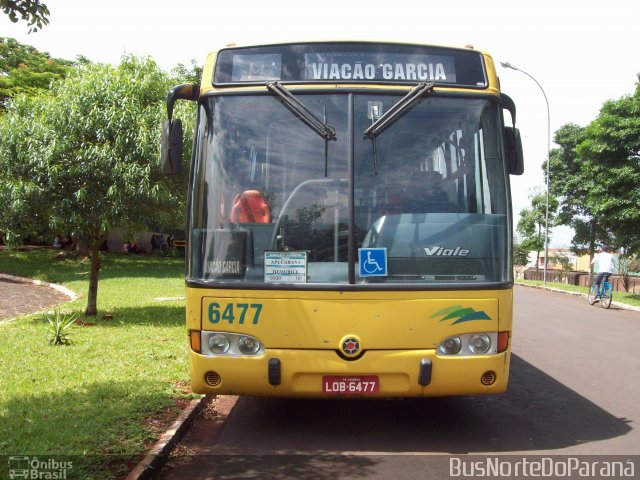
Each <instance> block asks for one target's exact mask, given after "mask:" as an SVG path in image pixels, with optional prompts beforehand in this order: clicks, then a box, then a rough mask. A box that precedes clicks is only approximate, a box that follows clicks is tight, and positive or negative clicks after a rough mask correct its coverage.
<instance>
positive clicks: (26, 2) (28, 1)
mask: <svg viewBox="0 0 640 480" xmlns="http://www.w3.org/2000/svg"><path fill="white" fill-rule="evenodd" d="M0 9H2V11H3V12H4V13H5V14H6V15H8V16H9V20H11V21H12V22H13V23H17V22H18V20H19V19H18V16H20V19H21V20H25V21H26V22H27V25H28V26H29V27H31V28H30V29H29V33H31V32H37V31H38V30H40V29H42V27H43V26H44V25H48V24H49V14H50V12H49V9H48V8H47V6H46V5H45V4H44V3H42V2H41V1H40V0H0Z"/></svg>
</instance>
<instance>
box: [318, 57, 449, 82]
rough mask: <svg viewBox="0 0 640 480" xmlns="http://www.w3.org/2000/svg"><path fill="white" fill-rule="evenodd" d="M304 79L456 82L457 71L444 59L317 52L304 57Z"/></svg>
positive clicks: (446, 58) (447, 58) (447, 59)
mask: <svg viewBox="0 0 640 480" xmlns="http://www.w3.org/2000/svg"><path fill="white" fill-rule="evenodd" d="M305 79H306V80H348V81H351V80H367V81H372V80H401V81H406V80H410V81H414V82H420V81H422V82H424V81H429V82H440V83H456V70H455V62H454V59H453V57H446V56H433V55H432V56H429V55H401V54H387V55H382V54H377V55H366V54H362V53H342V54H327V53H324V54H317V53H316V54H309V55H305Z"/></svg>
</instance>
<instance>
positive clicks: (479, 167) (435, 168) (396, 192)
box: [188, 90, 511, 288]
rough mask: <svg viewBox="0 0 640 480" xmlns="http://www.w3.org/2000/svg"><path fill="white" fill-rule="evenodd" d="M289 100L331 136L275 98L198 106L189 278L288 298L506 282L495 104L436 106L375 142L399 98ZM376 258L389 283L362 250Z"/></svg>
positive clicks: (306, 96)
mask: <svg viewBox="0 0 640 480" xmlns="http://www.w3.org/2000/svg"><path fill="white" fill-rule="evenodd" d="M291 93H292V94H293V95H295V97H296V99H297V100H298V101H299V102H301V103H302V104H303V105H304V107H305V108H306V109H308V110H309V111H310V112H311V113H312V114H313V116H314V117H315V118H316V119H318V120H320V121H321V122H323V123H324V124H325V125H326V126H329V127H330V128H331V129H333V130H334V131H335V138H332V139H330V140H329V139H326V138H322V137H321V136H319V135H318V134H317V133H316V132H315V131H314V130H312V129H310V128H309V127H308V126H307V125H306V124H305V123H304V120H301V118H299V117H297V116H296V115H295V113H293V112H292V111H291V109H289V108H285V106H283V104H281V103H280V102H279V101H278V99H277V98H275V97H274V96H273V95H269V94H267V93H266V92H265V93H256V94H243V95H210V96H206V97H202V98H201V99H200V106H199V112H198V126H197V129H198V132H197V134H196V145H195V147H194V148H195V155H194V166H193V168H194V171H193V173H192V175H193V178H192V182H193V183H192V185H193V188H192V190H191V198H190V203H191V210H190V211H191V213H190V214H191V218H190V232H189V240H190V241H189V262H188V263H189V266H188V278H189V279H190V280H193V281H203V282H211V283H225V284H234V283H240V284H242V285H247V284H254V283H255V284H262V285H264V284H265V283H268V284H270V286H275V287H278V285H283V286H286V287H287V288H297V287H302V286H304V285H306V284H349V283H351V284H355V285H361V286H362V288H385V287H384V285H394V286H398V285H403V284H405V285H407V286H408V287H409V288H415V287H417V288H433V287H434V286H437V285H439V284H446V285H447V287H448V288H456V286H459V288H463V286H464V288H469V284H470V283H471V284H474V285H478V286H480V285H482V284H488V283H492V284H495V283H496V282H508V281H510V278H511V273H510V272H509V269H508V258H507V254H506V252H507V250H508V248H509V247H508V245H509V241H508V232H509V229H510V225H509V220H508V218H509V215H510V213H509V203H508V191H507V188H508V187H507V181H508V180H507V178H506V170H505V165H504V159H503V152H502V149H501V146H500V145H501V144H502V142H501V135H502V133H501V129H500V128H499V125H500V124H501V123H500V112H499V105H498V102H497V100H496V99H493V98H489V97H481V98H470V97H469V96H466V97H464V96H458V97H456V96H445V95H437V96H429V97H427V98H424V99H422V101H421V102H419V103H417V104H416V105H414V106H413V107H412V108H410V109H408V110H407V111H406V112H404V113H403V114H402V116H400V117H399V118H397V119H396V120H395V121H394V122H393V124H392V125H390V126H389V127H388V128H387V129H386V130H385V131H384V132H383V133H381V134H380V135H378V136H376V137H375V138H365V137H364V132H365V131H366V130H367V128H368V127H370V126H371V125H372V123H374V122H375V121H376V120H377V119H378V118H380V117H381V116H382V115H384V113H385V112H386V111H388V110H389V109H390V108H391V107H392V106H393V105H394V104H396V103H397V102H398V100H400V99H401V98H402V97H403V96H404V95H403V94H402V93H398V94H391V93H378V92H376V93H362V92H361V91H359V92H351V93H350V92H331V93H305V92H303V91H301V90H292V92H291ZM369 248H370V249H384V257H383V258H384V262H385V265H384V268H383V266H382V265H377V264H371V263H370V264H369V265H368V267H371V266H372V265H374V267H376V266H379V267H380V270H379V272H380V274H374V275H368V274H367V273H369V272H372V271H373V270H372V269H371V268H367V265H366V264H365V265H364V268H365V271H363V270H362V268H363V265H362V259H361V260H360V264H359V256H358V252H359V249H369ZM366 251H367V250H360V252H361V254H362V252H366ZM361 256H362V255H361ZM350 260H351V261H350Z"/></svg>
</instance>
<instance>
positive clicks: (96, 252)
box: [84, 235, 106, 317]
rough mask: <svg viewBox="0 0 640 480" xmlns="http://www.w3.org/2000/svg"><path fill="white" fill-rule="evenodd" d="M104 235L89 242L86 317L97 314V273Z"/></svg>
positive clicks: (98, 271)
mask: <svg viewBox="0 0 640 480" xmlns="http://www.w3.org/2000/svg"><path fill="white" fill-rule="evenodd" d="M105 238H106V235H102V236H100V237H99V238H98V239H96V240H94V241H93V242H92V243H91V244H90V247H91V249H90V259H91V272H90V273H89V294H88V295H87V309H86V310H85V311H84V314H85V315H86V316H88V317H90V316H95V315H97V314H98V275H99V273H100V245H102V243H103V242H104V240H105Z"/></svg>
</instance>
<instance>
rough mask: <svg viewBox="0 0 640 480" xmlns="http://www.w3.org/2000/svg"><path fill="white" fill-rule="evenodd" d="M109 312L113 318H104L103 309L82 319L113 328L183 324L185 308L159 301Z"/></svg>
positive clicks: (118, 308)
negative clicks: (153, 303) (156, 303)
mask: <svg viewBox="0 0 640 480" xmlns="http://www.w3.org/2000/svg"><path fill="white" fill-rule="evenodd" d="M110 313H112V314H113V318H111V319H108V320H107V319H105V312H104V311H101V312H99V313H98V315H97V316H96V317H83V320H84V321H86V322H95V325H96V326H99V327H114V328H117V327H120V326H125V325H150V326H161V327H175V326H185V309H184V305H182V304H181V305H176V304H166V303H159V304H158V305H148V306H144V307H116V308H114V309H113V310H112V311H110ZM185 328H186V327H185Z"/></svg>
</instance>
